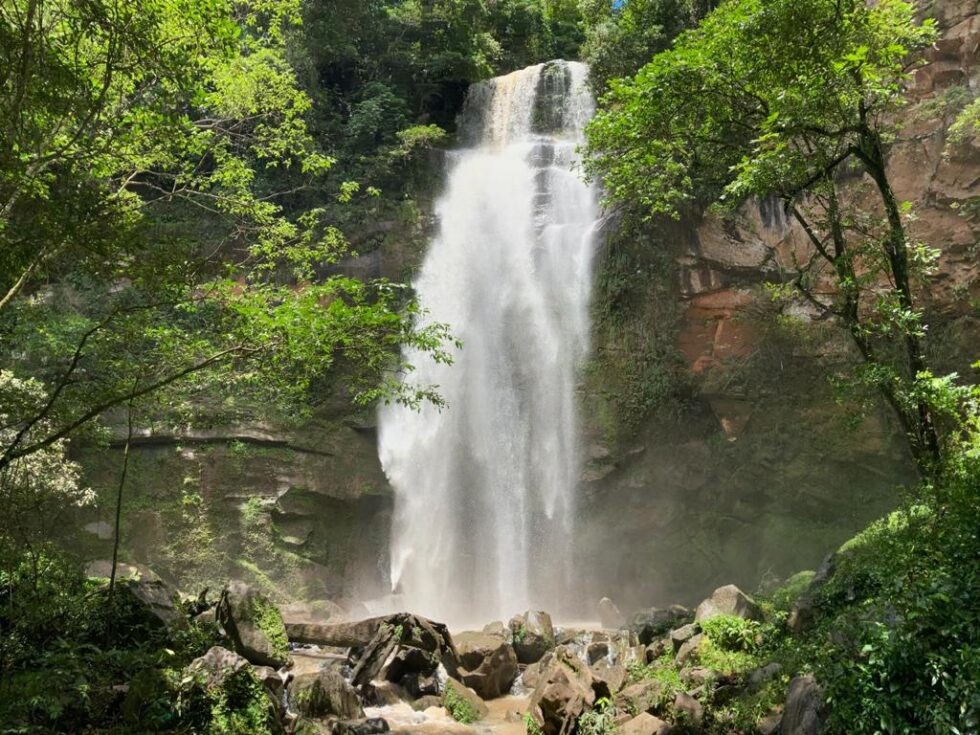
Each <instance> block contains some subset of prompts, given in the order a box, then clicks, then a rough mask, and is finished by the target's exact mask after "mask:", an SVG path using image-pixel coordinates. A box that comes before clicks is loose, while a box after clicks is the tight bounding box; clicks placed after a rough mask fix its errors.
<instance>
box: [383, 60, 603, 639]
mask: <svg viewBox="0 0 980 735" xmlns="http://www.w3.org/2000/svg"><path fill="white" fill-rule="evenodd" d="M586 73H587V69H586V67H585V66H584V65H582V64H579V63H573V62H564V61H556V62H549V63H547V64H540V65H538V66H533V67H530V68H527V69H524V70H522V71H517V72H514V73H513V74H508V75H507V76H503V77H498V78H496V79H491V80H489V81H486V82H481V83H479V84H476V85H473V87H472V88H471V90H470V92H469V95H468V97H467V102H466V105H465V108H464V111H463V113H462V115H461V118H460V134H461V138H462V140H463V141H464V142H465V143H466V144H467V147H466V148H463V149H461V150H457V151H454V152H452V153H450V154H449V170H448V180H447V183H446V188H445V192H444V194H443V195H442V197H441V198H440V200H439V201H438V204H437V209H436V213H437V215H438V221H439V232H438V235H437V236H436V237H435V238H434V239H433V241H432V242H431V244H430V245H429V249H428V252H427V254H426V256H425V260H424V262H423V264H422V267H421V270H420V272H419V274H418V276H417V278H416V280H415V282H414V287H415V289H416V293H417V295H418V298H419V300H420V302H421V305H422V307H423V308H424V309H425V310H426V311H427V313H426V315H425V317H424V319H425V320H428V321H432V322H443V323H448V324H449V325H450V326H451V328H452V330H453V333H454V335H455V336H457V337H458V338H460V339H461V340H462V342H463V348H462V349H461V350H458V351H456V352H455V364H453V365H452V366H446V365H439V364H436V363H434V362H433V361H432V360H431V359H428V358H427V357H426V356H424V355H421V354H418V353H413V352H411V351H410V352H409V353H408V354H407V355H406V357H407V359H408V361H409V362H410V363H412V364H413V365H415V366H416V372H415V374H414V375H413V380H417V381H419V382H420V383H425V384H434V385H437V386H438V390H439V392H440V394H441V395H442V397H443V398H444V399H445V400H446V401H447V404H448V405H447V407H445V408H443V409H442V410H441V411H440V410H439V409H438V408H436V407H434V406H431V405H427V406H425V407H423V408H422V410H421V411H412V410H410V409H407V408H404V407H401V406H387V407H384V408H382V410H381V411H380V416H379V454H380V458H381V462H382V465H383V467H384V470H385V472H386V474H387V475H388V478H389V480H390V481H391V484H392V486H393V487H394V490H395V509H394V517H393V521H392V538H391V578H392V586H393V589H394V591H395V593H396V594H397V595H398V597H397V598H396V599H397V602H396V603H394V604H396V605H397V606H400V607H402V608H403V609H408V610H411V611H412V612H417V613H420V614H423V615H427V616H429V617H432V618H435V619H437V620H442V621H446V622H449V623H452V624H455V625H461V624H474V623H477V622H481V621H482V622H486V621H489V620H492V619H504V620H506V619H507V617H509V616H510V615H512V614H514V613H517V612H521V611H523V610H525V609H527V608H528V607H538V608H540V609H547V610H549V611H551V612H552V613H553V614H555V613H557V614H561V611H562V609H563V608H564V607H567V605H569V604H570V603H571V601H573V600H574V599H575V597H574V595H575V585H574V579H573V576H572V572H573V567H572V562H573V558H572V557H573V546H574V545H573V534H574V517H575V491H576V485H577V482H578V477H579V473H580V454H581V453H580V451H579V437H578V419H577V416H576V384H577V380H578V377H579V370H580V368H581V366H582V362H583V360H584V358H585V357H586V355H587V350H588V338H589V328H590V323H589V311H588V308H589V296H590V290H591V275H592V272H591V271H592V259H593V254H594V249H595V247H594V239H595V238H594V233H595V230H596V222H597V220H598V217H599V214H598V205H597V200H596V192H595V191H594V189H593V187H590V186H588V185H586V184H585V183H583V181H582V179H581V171H580V167H579V158H578V155H577V153H576V147H577V145H579V144H580V143H581V142H582V133H583V128H584V126H585V124H586V122H587V121H588V119H589V118H590V116H591V115H592V113H593V102H592V98H591V96H590V94H589V91H588V88H587V85H586Z"/></svg>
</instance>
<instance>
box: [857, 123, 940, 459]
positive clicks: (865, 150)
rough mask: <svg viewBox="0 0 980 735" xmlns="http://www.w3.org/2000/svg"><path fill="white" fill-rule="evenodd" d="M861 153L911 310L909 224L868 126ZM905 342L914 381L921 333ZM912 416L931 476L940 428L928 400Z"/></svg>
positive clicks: (892, 264)
mask: <svg viewBox="0 0 980 735" xmlns="http://www.w3.org/2000/svg"><path fill="white" fill-rule="evenodd" d="M859 156H860V158H861V161H862V162H863V163H864V165H865V169H866V170H867V172H868V174H869V175H870V176H871V178H872V179H873V180H874V182H875V185H876V186H877V188H878V193H879V194H880V196H881V201H882V204H883V205H884V208H885V216H886V218H887V222H888V233H887V236H886V239H885V253H886V255H887V257H888V265H889V268H890V270H891V275H892V279H893V282H894V284H895V291H896V292H897V294H898V300H899V304H900V306H901V307H902V309H904V310H906V311H908V312H911V311H913V309H914V301H913V298H912V287H911V278H910V273H909V260H908V239H907V238H906V235H905V226H904V225H903V224H902V214H901V210H900V208H899V204H898V200H897V199H896V198H895V193H894V192H893V191H892V188H891V184H890V183H889V181H888V175H887V171H886V163H885V155H884V149H883V147H882V144H881V139H880V138H879V137H878V135H877V134H876V133H875V132H874V131H872V130H870V129H868V130H866V131H865V132H864V134H863V137H862V143H861V147H860V153H859ZM904 343H905V354H906V360H907V363H908V372H909V375H908V377H909V379H910V380H911V381H913V382H914V381H915V380H916V377H917V376H918V375H919V373H921V372H923V371H924V370H925V369H926V361H925V356H924V354H923V349H922V342H921V340H920V339H919V336H918V335H917V334H915V333H914V332H911V331H906V332H905V334H904ZM910 418H912V419H913V421H911V422H910V423H911V424H912V425H913V426H914V428H913V430H912V432H911V433H912V436H911V437H910V438H911V439H912V445H913V447H912V449H913V454H914V455H915V460H916V463H917V464H918V466H919V470H920V471H921V472H922V474H923V476H929V475H931V474H932V473H933V472H935V471H936V470H937V469H938V467H939V464H940V461H941V459H942V452H941V449H940V443H939V434H938V432H937V431H936V426H935V423H934V421H933V417H932V411H931V410H930V409H929V406H928V404H927V403H926V402H925V401H923V400H921V399H917V400H916V401H915V408H914V415H913V416H911V417H910Z"/></svg>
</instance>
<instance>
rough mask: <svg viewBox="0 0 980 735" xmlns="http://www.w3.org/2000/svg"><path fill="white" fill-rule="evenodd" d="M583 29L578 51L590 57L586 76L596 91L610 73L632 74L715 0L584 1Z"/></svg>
mask: <svg viewBox="0 0 980 735" xmlns="http://www.w3.org/2000/svg"><path fill="white" fill-rule="evenodd" d="M583 5H584V11H585V16H586V25H587V32H586V37H585V43H584V45H583V48H582V54H583V56H584V57H585V59H586V60H587V61H588V62H589V69H590V71H589V80H590V83H591V84H592V88H593V89H594V90H596V92H599V93H602V92H604V91H606V89H607V88H608V86H609V83H610V82H611V81H612V80H613V79H618V78H623V77H631V76H633V75H634V74H635V73H636V72H637V71H638V70H639V69H640V67H642V66H643V65H644V64H646V63H648V62H649V61H650V59H651V58H653V56H655V55H656V54H658V53H660V52H661V51H664V50H666V49H667V48H669V47H670V44H671V43H672V42H673V40H674V39H675V38H676V37H677V36H678V34H680V33H681V31H683V30H685V29H686V28H690V27H691V26H693V25H695V24H696V23H697V21H698V20H699V19H700V18H701V17H702V16H703V15H704V13H705V12H706V11H707V10H708V9H709V8H708V6H711V5H714V3H713V2H712V3H705V2H692V1H691V0H631V1H630V2H628V3H610V2H608V0H586V2H584V3H583Z"/></svg>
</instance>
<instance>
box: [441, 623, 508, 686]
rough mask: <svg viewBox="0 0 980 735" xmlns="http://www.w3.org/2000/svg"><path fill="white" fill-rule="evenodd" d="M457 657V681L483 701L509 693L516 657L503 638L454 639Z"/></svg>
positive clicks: (460, 636)
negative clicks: (458, 679)
mask: <svg viewBox="0 0 980 735" xmlns="http://www.w3.org/2000/svg"><path fill="white" fill-rule="evenodd" d="M453 640H454V643H455V644H456V650H457V652H458V653H459V678H460V680H461V681H462V682H463V683H464V684H465V685H466V686H468V687H470V688H471V689H473V691H475V692H476V693H477V694H479V695H480V696H481V697H483V698H484V699H495V698H496V697H501V696H503V695H505V694H507V693H508V692H509V691H510V687H511V685H512V684H513V683H514V680H515V679H516V678H517V674H518V669H517V654H516V653H515V652H514V648H513V646H511V645H510V644H509V643H508V642H507V641H506V640H505V639H504V637H503V636H502V635H501V636H498V635H491V634H489V633H476V632H466V633H460V634H458V635H456V636H455V637H454V639H453Z"/></svg>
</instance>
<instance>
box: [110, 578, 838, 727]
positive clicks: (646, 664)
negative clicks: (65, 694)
mask: <svg viewBox="0 0 980 735" xmlns="http://www.w3.org/2000/svg"><path fill="white" fill-rule="evenodd" d="M123 589H124V590H125V591H126V592H127V593H128V594H129V595H130V596H131V597H132V599H133V600H135V601H137V602H139V603H140V604H144V605H145V606H146V607H147V610H148V611H149V612H151V613H152V614H153V615H155V616H157V617H159V618H161V619H163V620H165V621H166V622H167V623H168V624H169V625H175V624H181V623H183V624H187V620H186V617H185V616H189V617H191V618H192V620H193V623H192V624H194V625H207V626H212V627H213V630H214V632H215V636H216V640H217V641H219V642H220V645H215V646H213V647H211V648H210V650H208V651H207V653H205V654H204V655H203V656H201V657H200V658H198V659H196V660H194V661H193V662H192V663H191V664H190V665H189V666H188V667H187V669H186V670H185V676H187V677H196V679H197V680H200V681H203V682H204V684H203V685H204V686H206V687H207V688H209V690H211V691H220V690H221V688H222V687H229V686H232V684H233V682H234V681H235V680H236V678H237V679H238V680H240V679H241V678H242V677H245V679H247V680H248V681H249V682H256V683H258V684H261V688H259V687H258V686H256V691H264V693H265V696H264V698H263V697H260V699H263V702H262V703H261V706H264V707H268V708H269V710H270V712H271V713H272V714H271V716H272V717H274V719H275V721H276V723H277V726H278V728H280V729H281V731H283V732H285V733H302V734H305V735H317V734H325V733H338V734H340V735H370V734H372V733H387V732H394V733H405V734H406V735H408V734H420V735H421V734H423V733H433V734H436V733H447V734H452V733H461V734H462V733H495V734H498V735H512V734H513V735H517V734H518V733H528V734H529V735H539V734H540V735H571V734H572V733H582V734H583V735H603V734H611V733H622V734H623V735H654V734H655V733H656V734H658V735H660V734H662V733H667V732H674V733H676V734H678V735H679V734H680V733H698V732H730V733H747V732H757V733H762V734H763V735H771V734H772V733H782V735H807V734H809V733H817V732H819V728H820V726H821V723H822V719H823V711H822V707H823V705H822V701H823V698H822V697H821V696H820V691H819V688H818V687H817V685H816V684H815V682H814V681H813V680H812V679H810V678H808V677H796V678H793V679H792V680H791V679H790V677H789V676H788V674H786V673H784V671H783V668H782V666H780V664H778V663H775V662H771V661H766V660H764V658H753V657H751V656H750V655H749V653H748V651H750V650H753V649H754V647H755V646H756V644H757V643H758V640H757V639H758V638H759V637H760V636H762V635H765V634H767V633H766V632H765V631H766V627H765V626H766V623H765V622H764V619H765V618H766V615H767V613H766V612H765V611H764V610H763V609H762V608H761V607H760V605H759V604H757V603H756V601H754V600H753V599H752V598H751V597H749V596H748V595H746V594H745V593H743V592H742V591H741V590H739V589H738V588H737V587H735V586H733V585H729V586H726V587H721V588H719V589H717V590H716V591H715V592H714V593H713V594H712V595H711V596H710V597H709V598H708V599H706V600H704V601H703V602H702V603H701V604H700V605H699V606H698V607H697V609H695V610H689V609H686V608H684V607H681V606H673V607H670V608H666V609H657V608H652V609H648V610H645V611H641V612H638V613H636V614H634V615H632V616H630V617H629V618H628V619H627V618H625V617H624V616H622V615H620V613H619V611H618V610H617V609H616V606H615V605H614V604H613V603H612V602H611V601H610V600H607V599H604V600H603V601H602V602H601V603H600V604H599V606H598V608H597V616H599V617H601V624H598V625H596V626H590V627H588V628H586V627H581V626H574V627H571V626H570V627H564V626H561V625H556V624H555V623H554V622H553V621H552V619H551V618H550V616H549V615H548V614H547V613H546V612H544V611H533V610H532V611H526V612H524V613H521V614H518V615H515V616H514V617H513V618H512V619H510V620H509V621H506V622H503V621H496V622H491V623H489V624H487V625H486V626H485V627H484V628H483V629H482V630H472V631H455V632H450V630H449V629H448V628H447V627H446V626H445V625H443V624H441V623H438V622H435V621H432V620H428V619H425V618H422V617H420V616H417V615H413V614H410V613H398V614H392V615H385V616H380V617H367V618H363V619H356V620H355V619H350V617H351V615H350V612H348V611H345V610H344V609H343V608H341V607H340V606H337V605H333V604H326V603H320V604H318V605H299V606H297V605H290V606H284V607H283V608H281V609H280V608H279V607H277V606H276V605H274V604H273V603H272V602H271V601H270V600H269V599H268V598H266V597H265V596H264V595H263V594H262V593H261V592H259V591H258V590H257V589H255V588H253V587H250V586H248V585H247V584H245V583H242V582H230V583H229V584H228V585H226V586H225V588H224V589H223V590H222V591H221V593H220V595H219V596H218V597H217V598H215V599H208V597H207V595H206V594H204V595H201V596H200V597H198V598H194V599H192V600H185V601H184V602H180V601H179V600H178V597H177V596H176V595H174V594H173V593H172V591H171V590H169V589H168V588H167V586H166V585H165V584H164V583H163V582H162V581H161V580H159V579H155V578H142V579H138V578H134V579H130V580H128V581H127V582H125V583H124V586H123ZM805 599H806V594H805V591H804V594H803V595H802V596H801V597H800V600H799V601H798V603H797V604H796V606H795V608H794V611H795V617H793V616H791V617H790V621H789V624H791V625H792V624H798V625H799V624H803V622H802V621H804V619H805V613H806V609H805V608H806V605H805ZM794 620H795V622H794ZM785 624H786V623H785V621H784V625H785ZM753 636H755V639H753ZM240 685H241V684H240V681H239V684H236V685H235V686H239V687H240ZM137 696H139V695H138V692H134V690H132V689H130V690H129V691H127V693H126V698H127V701H128V700H130V699H132V698H133V697H137ZM740 698H741V699H740ZM737 699H738V700H739V701H743V700H745V701H748V702H749V703H750V704H751V707H754V709H751V708H748V705H744V702H743V706H741V708H740V709H739V713H738V717H740V718H741V719H739V720H738V721H736V715H729V714H724V713H723V711H724V706H725V703H726V702H732V701H735V700H737ZM265 700H267V701H265ZM133 706H136V707H137V708H138V702H136V703H130V707H131V708H132V707H133ZM733 709H734V708H733ZM747 712H748V713H749V715H748V717H749V720H750V721H749V722H748V724H746V713H747ZM725 717H730V718H731V721H730V722H728V723H727V724H726V722H725V721H724V718H725ZM719 725H720V727H719Z"/></svg>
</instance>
